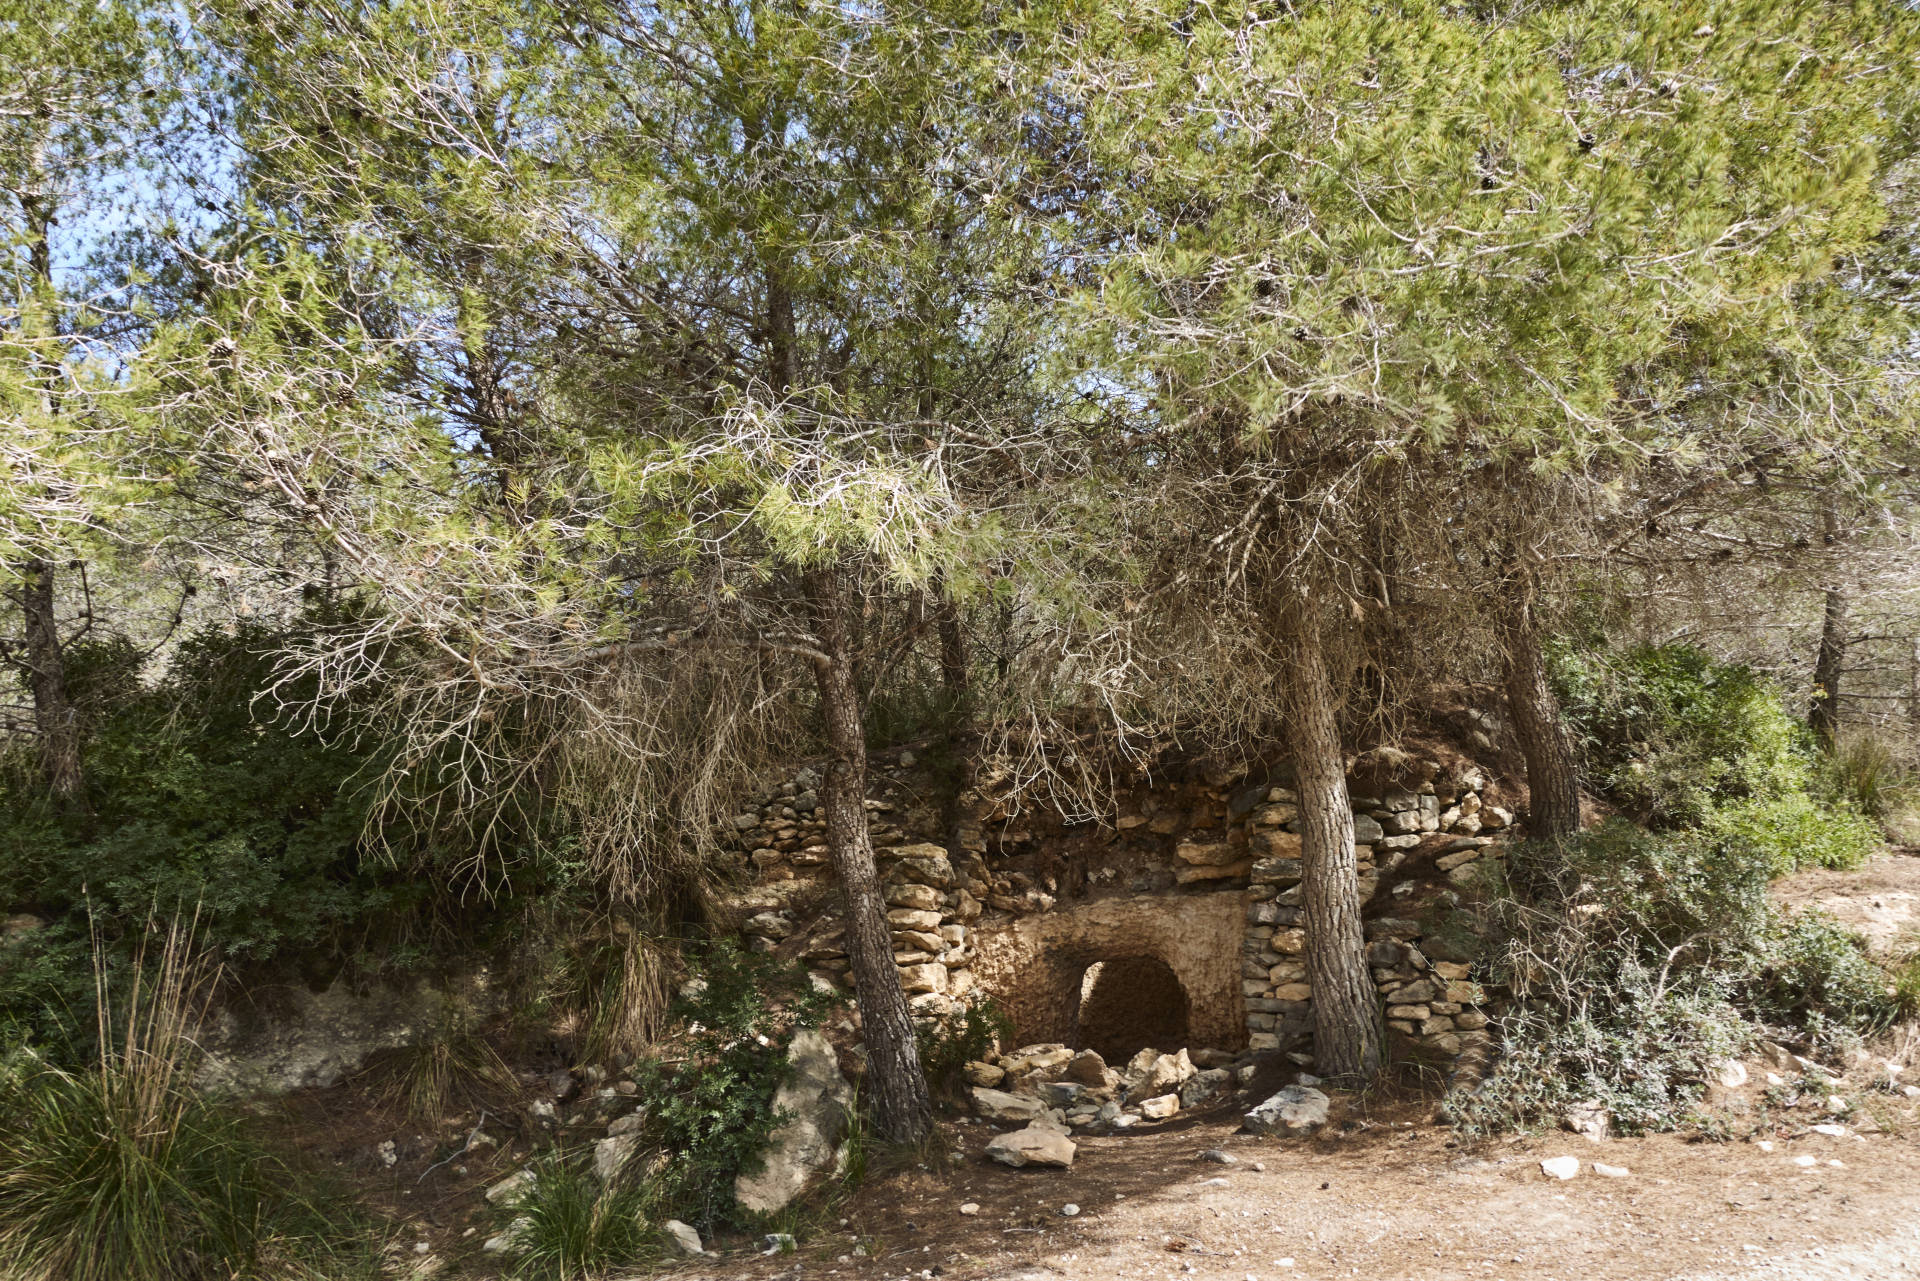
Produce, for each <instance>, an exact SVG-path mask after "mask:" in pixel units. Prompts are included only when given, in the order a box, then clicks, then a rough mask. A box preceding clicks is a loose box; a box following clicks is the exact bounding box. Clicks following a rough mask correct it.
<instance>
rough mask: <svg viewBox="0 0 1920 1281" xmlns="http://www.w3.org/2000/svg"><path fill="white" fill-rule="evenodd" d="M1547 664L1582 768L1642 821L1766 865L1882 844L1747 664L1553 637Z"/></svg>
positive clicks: (1862, 852)
mask: <svg viewBox="0 0 1920 1281" xmlns="http://www.w3.org/2000/svg"><path fill="white" fill-rule="evenodd" d="M1554 673H1555V683H1556V685H1557V687H1558V690H1559V693H1560V697H1561V700H1562V703H1563V705H1564V707H1565V709H1566V712H1567V716H1568V720H1569V722H1570V723H1571V725H1572V726H1573V728H1574V731H1575V734H1576V737H1577V739H1578V741H1579V743H1580V746H1581V754H1582V757H1583V761H1584V767H1585V773H1586V775H1587V778H1588V779H1589V781H1590V782H1591V783H1593V784H1594V785H1596V786H1598V787H1599V788H1601V789H1602V790H1603V791H1605V792H1606V793H1607V794H1608V795H1610V796H1611V797H1613V798H1614V799H1615V800H1616V801H1618V802H1620V803H1622V804H1624V805H1626V806H1627V807H1629V808H1630V809H1632V810H1633V811H1634V812H1635V813H1636V814H1637V815H1638V816H1639V817H1640V818H1642V819H1643V820H1644V821H1646V822H1647V823H1649V824H1650V825H1652V826H1654V827H1657V828H1663V829H1669V830H1678V829H1683V828H1689V827H1700V828H1703V829H1705V830H1707V831H1709V832H1711V833H1713V834H1714V837H1715V839H1716V840H1717V841H1719V842H1720V843H1721V845H1722V846H1723V847H1724V848H1725V849H1726V850H1728V851H1729V852H1732V853H1735V854H1740V855H1744V856H1746V857H1750V858H1753V859H1756V860H1759V861H1761V862H1763V863H1764V864H1766V866H1767V867H1768V868H1770V869H1771V871H1772V872H1773V874H1775V875H1779V874H1781V873H1784V872H1787V871H1791V870H1793V869H1795V868H1799V867H1810V866H1821V867H1850V866H1853V865H1854V864H1856V863H1858V862H1859V861H1860V859H1862V858H1863V857H1865V856H1866V855H1867V854H1868V853H1870V852H1871V851H1872V850H1873V849H1874V848H1875V847H1876V846H1877V845H1878V844H1879V834H1878V832H1877V831H1876V829H1875V828H1874V825H1873V824H1872V823H1871V822H1869V821H1867V819H1866V818H1865V817H1863V816H1862V814H1861V813H1860V812H1859V811H1858V810H1856V809H1855V807H1854V805H1853V802H1852V800H1851V799H1850V798H1849V797H1848V796H1846V795H1845V794H1843V792H1842V790H1841V789H1839V788H1838V787H1836V786H1835V783H1834V777H1833V773H1832V770H1831V769H1830V767H1829V766H1827V765H1826V764H1825V762H1824V759H1823V757H1822V755H1821V753H1820V751H1819V749H1818V747H1817V745H1816V743H1815V740H1814V738H1813V735H1812V733H1811V731H1809V730H1808V729H1807V727H1806V726H1805V725H1804V724H1803V723H1801V721H1800V720H1799V719H1798V718H1797V717H1795V716H1794V714H1793V712H1792V711H1791V710H1789V708H1788V707H1787V705H1786V702H1785V700H1784V698H1783V697H1782V696H1781V694H1780V691H1779V690H1778V689H1776V688H1775V687H1774V686H1773V685H1772V684H1771V683H1769V682H1768V681H1766V680H1765V679H1763V678H1762V677H1761V676H1759V675H1758V674H1757V673H1755V672H1754V671H1753V670H1752V669H1751V668H1748V667H1744V666H1741V665H1739V664H1736V663H1722V662H1718V661H1716V660H1714V659H1713V658H1711V657H1709V656H1708V655H1707V654H1705V653H1703V652H1702V651H1700V650H1697V649H1694V648H1692V647H1690V646H1685V645H1665V646H1658V647H1642V648H1638V649H1630V650H1616V649H1607V648H1597V649H1585V650H1583V649H1575V648H1572V647H1561V648H1559V649H1558V650H1556V652H1555V654H1554Z"/></svg>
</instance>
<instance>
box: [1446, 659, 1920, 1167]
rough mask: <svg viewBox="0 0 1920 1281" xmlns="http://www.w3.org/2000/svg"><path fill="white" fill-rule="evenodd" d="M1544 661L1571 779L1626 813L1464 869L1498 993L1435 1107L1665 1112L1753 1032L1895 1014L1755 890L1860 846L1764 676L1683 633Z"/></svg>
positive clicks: (1875, 836) (1773, 1035)
mask: <svg viewBox="0 0 1920 1281" xmlns="http://www.w3.org/2000/svg"><path fill="white" fill-rule="evenodd" d="M1557 667H1558V675H1559V684H1560V689H1561V694H1562V697H1563V698H1564V699H1565V701H1566V705H1567V709H1568V712H1569V715H1570V719H1571V720H1572V721H1573V723H1574V725H1575V726H1576V727H1577V729H1578V731H1579V734H1580V737H1581V741H1582V745H1583V748H1584V755H1585V758H1586V764H1587V770H1588V774H1589V778H1590V780H1591V781H1592V782H1593V783H1594V784H1596V785H1597V787H1598V788H1599V789H1600V790H1601V791H1602V793H1603V794H1604V795H1605V796H1606V797H1607V798H1609V799H1610V800H1612V801H1614V802H1615V803H1616V804H1618V805H1620V806H1621V807H1622V808H1623V809H1625V810H1626V811H1628V812H1629V813H1631V814H1633V815H1634V816H1635V817H1637V818H1639V819H1641V820H1642V821H1643V822H1644V823H1645V824H1646V826H1641V825H1639V824H1636V823H1634V822H1629V821H1628V820H1627V819H1625V818H1615V819H1610V820H1608V821H1606V822H1604V823H1601V824H1600V825H1598V826H1596V827H1593V828H1590V829H1588V830H1587V831H1585V832H1583V833H1581V834H1580V835H1579V836H1578V837H1575V838H1573V839H1571V840H1568V841H1564V842H1560V843H1533V844H1523V845H1518V846H1515V847H1514V848H1513V850H1512V852H1511V853H1510V854H1509V856H1508V858H1507V859H1506V861H1505V866H1506V870H1505V872H1504V873H1493V872H1490V873H1489V874H1488V879H1484V880H1483V881H1482V883H1481V885H1480V886H1479V889H1480V891H1481V893H1482V897H1483V908H1482V911H1483V916H1484V919H1483V922H1482V923H1483V927H1484V931H1483V932H1484V937H1485V938H1486V939H1487V941H1488V944H1487V950H1486V953H1485V955H1484V957H1483V960H1482V963H1481V964H1482V972H1483V973H1484V976H1485V977H1486V978H1487V979H1488V980H1490V981H1492V982H1493V983H1496V984H1499V985H1501V986H1503V987H1505V988H1506V989H1507V990H1508V992H1509V993H1510V995H1511V1003H1510V1006H1509V1009H1508V1010H1507V1012H1506V1013H1505V1014H1504V1015H1503V1017H1502V1019H1501V1023H1500V1031H1501V1034H1502V1039H1503V1042H1504V1044H1503V1047H1502V1054H1501V1059H1500V1062H1499V1065H1498V1066H1497V1068H1496V1069H1495V1071H1494V1073H1493V1075H1492V1076H1491V1078H1490V1079H1489V1080H1488V1081H1486V1082H1485V1083H1484V1084H1483V1085H1482V1086H1481V1087H1480V1088H1479V1089H1478V1090H1477V1091H1475V1092H1473V1093H1472V1094H1470V1095H1468V1096H1466V1097H1464V1098H1461V1099H1459V1100H1457V1101H1456V1103H1455V1105H1454V1112H1455V1114H1456V1117H1457V1118H1458V1120H1459V1123H1460V1124H1461V1125H1462V1126H1463V1127H1464V1128H1466V1129H1468V1130H1469V1131H1482V1132H1484V1131H1493V1130H1500V1129H1506V1128H1511V1127H1514V1126H1527V1125H1534V1124H1553V1123H1555V1122H1556V1121H1558V1119H1559V1118H1560V1117H1561V1116H1562V1115H1563V1114H1564V1113H1565V1112H1566V1111H1568V1110H1569V1109H1572V1108H1576V1107H1591V1106H1598V1107H1599V1108H1601V1109H1604V1110H1605V1112H1606V1113H1607V1114H1608V1115H1609V1117H1610V1118H1611V1121H1612V1124H1613V1125H1614V1127H1616V1128H1617V1129H1619V1130H1621V1131H1623V1132H1627V1133H1636V1132H1644V1131H1649V1130H1659V1129H1669V1128H1673V1127H1675V1126H1680V1125H1686V1124H1688V1123H1689V1122H1691V1121H1694V1120H1697V1119H1698V1116H1699V1113H1698V1104H1699V1102H1700V1100H1701V1099H1702V1098H1703V1096H1704V1094H1705V1090H1706V1082H1707V1081H1708V1079H1709V1077H1710V1075H1711V1073H1712V1072H1713V1070H1714V1068H1715V1065H1716V1064H1717V1063H1719V1062H1720V1061H1721V1060H1725V1059H1728V1058H1733V1057H1738V1056H1739V1055H1741V1054H1742V1053H1744V1052H1746V1051H1748V1050H1750V1049H1752V1048H1753V1046H1754V1044H1755V1043H1756V1042H1757V1041H1759V1040H1761V1039H1762V1038H1770V1039H1779V1040H1782V1041H1788V1042H1792V1043H1795V1044H1801V1045H1804V1046H1806V1047H1807V1048H1809V1049H1813V1050H1832V1049H1839V1048H1843V1047H1845V1046H1847V1045H1849V1044H1857V1043H1858V1040H1859V1038H1861V1037H1863V1036H1867V1035H1870V1034H1872V1033H1874V1032H1876V1031H1878V1030H1880V1029H1883V1028H1885V1027H1886V1026H1888V1025H1889V1024H1891V1023H1892V1022H1894V1021H1895V1020H1896V1019H1899V1018H1901V1017H1907V1016H1911V1015H1912V1014H1913V1013H1914V1012H1915V1008H1916V1005H1915V997H1916V996H1917V995H1920V984H1909V983H1905V982H1903V981H1902V980H1901V979H1900V978H1899V977H1897V976H1895V975H1893V974H1890V973H1889V972H1888V971H1887V970H1886V969H1885V968H1883V967H1882V966H1881V965H1880V964H1879V963H1877V962H1876V961H1875V960H1874V959H1873V958H1872V957H1870V956H1869V955H1868V954H1867V951H1866V949H1865V946H1864V944H1863V942H1862V941H1861V940H1860V939H1859V938H1858V936H1856V935H1854V934H1853V933H1851V932H1849V931H1847V930H1845V929H1843V928H1842V927H1841V926H1840V925H1839V924H1838V923H1836V922H1835V921H1833V920H1832V919H1830V918H1828V917H1826V916H1823V915H1821V914H1819V913H1817V912H1812V911H1797V912H1796V911H1789V910H1787V909H1785V908H1782V907H1781V906H1779V905H1778V904H1776V903H1775V902H1774V901H1773V900H1772V899H1771V898H1770V896H1769V894H1768V886H1769V884H1770V882H1771V881H1772V880H1773V879H1774V878H1776V877H1778V876H1780V875H1782V874H1784V873H1787V872H1791V871H1794V870H1796V869H1798V868H1803V867H1810V866H1819V867H1837V868H1845V867H1851V866H1854V865H1855V864H1857V863H1858V862H1859V861H1860V860H1861V859H1862V858H1864V857H1865V856H1866V855H1867V854H1868V853H1870V852H1871V851H1872V850H1874V849H1875V848H1876V847H1877V846H1878V844H1879V841H1880V833H1879V831H1878V830H1877V828H1876V827H1875V824H1874V817H1873V815H1874V811H1873V809H1872V807H1871V806H1870V805H1869V804H1866V803H1864V802H1865V801H1866V800H1867V797H1866V796H1865V795H1863V789H1862V788H1860V787H1854V788H1848V787H1845V786H1842V784H1841V781H1840V780H1841V779H1842V778H1844V776H1845V773H1846V771H1845V770H1843V769H1840V768H1837V767H1836V766H1834V765H1833V764H1831V763H1830V762H1829V761H1828V760H1827V759H1826V758H1825V757H1824V756H1823V755H1822V753H1820V752H1819V750H1818V749H1817V747H1816V745H1815V743H1814V741H1813V739H1812V736H1811V735H1810V734H1809V733H1808V731H1807V730H1806V728H1805V726H1804V725H1803V724H1801V723H1800V722H1799V721H1798V720H1797V719H1796V718H1795V717H1794V716H1793V715H1792V713H1791V712H1790V711H1789V710H1788V709H1787V707H1786V706H1785V703H1784V702H1783V700H1782V698H1781V696H1780V694H1779V692H1778V691H1777V690H1776V689H1774V688H1773V687H1772V686H1771V685H1769V684H1768V683H1767V682H1766V681H1764V680H1762V679H1761V678H1759V677H1758V676H1757V675H1756V674H1755V673H1753V672H1752V671H1751V670H1749V669H1747V668H1744V667H1740V666H1737V665H1733V664H1728V663H1721V662H1717V661H1715V660H1713V659H1711V658H1709V657H1708V656H1707V655H1705V654H1703V653H1701V652H1699V651H1698V650H1694V649H1690V648H1686V647H1683V646H1667V647H1664V648H1658V649H1651V648H1648V649H1636V650H1590V651H1576V650H1572V649H1567V650H1563V651H1562V652H1561V653H1560V654H1559V661H1558V664H1557Z"/></svg>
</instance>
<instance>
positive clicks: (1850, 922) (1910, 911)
mask: <svg viewBox="0 0 1920 1281" xmlns="http://www.w3.org/2000/svg"><path fill="white" fill-rule="evenodd" d="M1773 892H1774V895H1775V896H1776V897H1777V898H1778V899H1779V900H1780V901H1781V902H1783V903H1788V904H1791V905H1793V906H1795V907H1817V908H1819V909H1820V910H1822V911H1824V912H1829V913H1831V914H1832V915H1833V916H1835V917H1837V918H1838V919H1839V921H1840V922H1841V924H1843V925H1847V926H1851V927H1852V928H1853V929H1856V930H1858V931H1860V933H1861V934H1862V935H1863V936H1864V937H1865V938H1866V940H1867V943H1868V945H1869V946H1871V947H1872V948H1874V949H1875V950H1876V951H1883V952H1895V951H1899V950H1901V948H1902V947H1903V946H1905V947H1907V948H1908V949H1910V948H1911V947H1912V945H1913V944H1915V943H1916V942H1920V937H1916V936H1920V919H1917V918H1920V850H1916V849H1914V848H1912V847H1909V848H1906V849H1901V850H1894V851H1891V852H1889V853H1886V854H1876V855H1874V856H1873V857H1872V858H1870V859H1868V860H1867V861H1866V862H1865V863H1864V864H1862V865H1861V866H1860V867H1858V868H1856V869H1854V870H1853V871H1851V872H1832V871H1827V870H1825V869H1823V868H1816V869H1814V870H1813V871H1809V872H1796V873H1795V874H1794V875H1792V876H1789V877H1786V878H1785V879H1783V880H1781V881H1778V882H1776V883H1775V885H1774V887H1773Z"/></svg>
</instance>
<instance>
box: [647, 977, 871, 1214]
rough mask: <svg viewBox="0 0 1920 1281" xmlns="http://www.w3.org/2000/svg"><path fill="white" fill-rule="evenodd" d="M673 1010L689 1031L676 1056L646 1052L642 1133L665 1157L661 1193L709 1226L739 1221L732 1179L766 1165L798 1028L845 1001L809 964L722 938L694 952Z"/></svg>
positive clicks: (669, 1207)
mask: <svg viewBox="0 0 1920 1281" xmlns="http://www.w3.org/2000/svg"><path fill="white" fill-rule="evenodd" d="M695 966H696V977H695V978H694V979H692V980H690V981H689V982H688V983H687V984H685V985H684V986H683V988H682V991H681V996H680V999H679V1000H678V1001H677V1002H676V1003H675V1006H674V1013H675V1014H676V1015H677V1017H679V1018H680V1019H682V1020H684V1024H685V1032H684V1033H683V1034H682V1035H681V1036H680V1037H679V1038H678V1039H677V1040H676V1042H675V1057H676V1059H677V1060H678V1061H677V1062H674V1063H671V1064H669V1063H667V1062H664V1061H662V1060H660V1059H651V1060H647V1061H645V1062H643V1064H642V1065H641V1068H640V1070H638V1071H637V1072H636V1073H635V1075H634V1081H635V1083H636V1084H637V1085H638V1086H639V1087H640V1099H641V1110H642V1112H643V1114H644V1116H645V1118H646V1120H645V1124H644V1127H643V1134H644V1135H645V1137H646V1138H647V1140H648V1141H649V1142H650V1143H652V1144H653V1145H654V1146H655V1147H657V1148H658V1150H659V1151H660V1152H661V1153H662V1154H664V1156H665V1157H666V1161H665V1163H664V1165H663V1166H662V1168H661V1169H660V1171H659V1173H658V1174H657V1176H656V1177H655V1187H654V1195H655V1199H656V1201H657V1202H658V1203H659V1204H660V1205H661V1206H662V1207H663V1208H664V1209H665V1211H666V1213H667V1214H668V1215H670V1216H671V1217H673V1218H678V1219H684V1220H686V1221H687V1222H689V1223H692V1224H693V1225H694V1226H695V1227H698V1228H699V1229H700V1230H701V1231H703V1232H705V1231H707V1230H709V1229H711V1228H713V1227H715V1226H717V1225H722V1224H730V1223H735V1222H738V1221H740V1211H739V1208H738V1206H737V1205H736V1203H735V1202H734V1199H733V1185H734V1180H735V1179H736V1178H738V1177H739V1176H740V1175H742V1174H748V1173H752V1172H754V1171H755V1170H757V1169H759V1168H760V1162H761V1160H762V1158H763V1156H764V1154H765V1151H766V1146H767V1139H768V1136H769V1135H771V1134H772V1133H773V1131H774V1129H775V1128H776V1127H777V1126H778V1125H779V1124H780V1122H781V1120H782V1116H781V1114H780V1113H779V1112H778V1111H777V1110H776V1109H775V1108H774V1106H773V1096H774V1093H775V1091H777V1090H778V1089H779V1088H780V1083H781V1082H782V1081H784V1080H785V1079H786V1076H787V1072H788V1069H789V1064H788V1060H787V1049H788V1047H789V1045H791V1043H792V1041H793V1037H794V1034H795V1033H797V1032H799V1031H800V1030H801V1029H802V1028H806V1027H811V1026H814V1025H815V1024H817V1023H818V1022H819V1021H820V1019H821V1017H822V1016H823V1015H824V1014H825V1012H826V1011H827V1010H829V1009H832V1008H834V1007H835V1006H837V1005H838V1004H840V1002H841V1000H842V998H841V997H840V996H839V994H838V993H828V992H820V991H816V990H815V989H814V987H813V985H812V983H811V981H810V980H809V979H808V977H807V973H806V971H805V970H804V969H802V968H800V967H799V966H798V965H795V964H791V963H779V962H775V961H773V960H772V959H771V958H768V957H762V956H758V955H755V954H752V953H747V952H743V951H741V950H740V949H739V948H737V947H735V946H733V945H732V944H730V943H716V944H713V945H711V946H709V947H708V948H706V949H705V950H704V952H703V953H701V954H700V955H699V956H698V957H697V958H696V960H695Z"/></svg>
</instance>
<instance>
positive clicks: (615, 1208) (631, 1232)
mask: <svg viewBox="0 0 1920 1281" xmlns="http://www.w3.org/2000/svg"><path fill="white" fill-rule="evenodd" d="M527 1168H528V1170H529V1172H530V1173H531V1174H532V1175H533V1182H532V1183H531V1185H529V1187H528V1189H527V1192H526V1195H525V1196H524V1197H523V1198H522V1199H521V1200H520V1201H519V1203H518V1204H516V1205H515V1206H513V1208H512V1214H513V1218H512V1220H511V1221H510V1222H509V1225H508V1227H507V1228H506V1229H505V1230H506V1231H507V1233H508V1234H509V1235H510V1236H511V1238H512V1241H513V1246H514V1250H515V1252H516V1253H515V1257H514V1264H513V1275H514V1276H516V1277H523V1278H527V1281H574V1279H575V1278H578V1277H585V1276H589V1275H593V1274H596V1273H600V1272H604V1271H605V1270H607V1269H609V1268H614V1267H619V1266H622V1265H624V1264H630V1263H633V1262H635V1261H637V1260H639V1259H640V1258H641V1257H642V1256H643V1255H644V1254H646V1253H647V1252H648V1246H649V1244H650V1242H651V1241H652V1239H653V1237H654V1235H655V1229H654V1228H653V1227H652V1226H650V1225H651V1223H652V1221H653V1217H654V1212H655V1206H654V1204H653V1198H652V1196H651V1194H650V1190H649V1189H648V1187H647V1186H646V1185H645V1184H644V1183H642V1182H641V1181H639V1180H636V1179H626V1178H620V1179H615V1180H613V1181H612V1182H611V1183H602V1182H601V1181H600V1179H599V1178H598V1176H596V1175H595V1174H594V1173H593V1170H592V1168H591V1165H590V1163H589V1162H588V1161H586V1160H585V1159H583V1158H577V1157H576V1158H568V1157H566V1156H564V1155H562V1154H561V1153H559V1152H557V1151H549V1152H547V1153H545V1154H544V1155H543V1156H541V1157H540V1158H539V1159H537V1160H535V1161H534V1162H532V1163H531V1164H530V1165H529V1166H528V1167H527Z"/></svg>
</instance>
